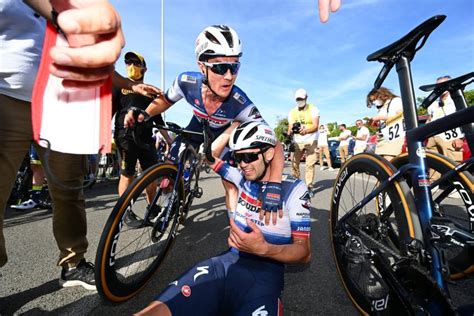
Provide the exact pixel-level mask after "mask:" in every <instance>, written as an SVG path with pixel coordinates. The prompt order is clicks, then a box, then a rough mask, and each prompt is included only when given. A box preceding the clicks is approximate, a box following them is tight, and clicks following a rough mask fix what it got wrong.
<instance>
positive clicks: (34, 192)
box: [10, 146, 51, 210]
mask: <svg viewBox="0 0 474 316" xmlns="http://www.w3.org/2000/svg"><path fill="white" fill-rule="evenodd" d="M30 168H31V173H32V179H31V191H30V196H29V199H28V200H26V201H23V202H22V203H19V204H17V205H11V206H10V207H11V208H13V209H15V210H31V209H34V208H50V207H51V205H48V204H45V203H44V196H43V195H44V194H45V189H46V181H45V179H44V172H43V168H42V167H41V161H40V160H39V156H38V153H37V152H36V150H35V147H34V146H30Z"/></svg>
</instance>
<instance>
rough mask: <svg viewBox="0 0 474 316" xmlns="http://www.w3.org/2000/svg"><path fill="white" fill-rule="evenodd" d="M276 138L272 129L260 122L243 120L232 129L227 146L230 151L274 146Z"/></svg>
mask: <svg viewBox="0 0 474 316" xmlns="http://www.w3.org/2000/svg"><path fill="white" fill-rule="evenodd" d="M276 142H277V138H276V135H275V133H274V132H273V130H272V129H271V128H270V127H269V126H268V125H266V124H264V123H261V122H245V123H242V124H240V125H239V126H238V127H237V128H236V129H234V130H233V131H232V134H231V135H230V140H229V147H230V149H231V150H232V151H237V150H243V149H251V148H261V149H264V148H267V147H275V144H276Z"/></svg>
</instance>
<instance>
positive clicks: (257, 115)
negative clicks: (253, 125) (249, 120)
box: [249, 106, 262, 119]
mask: <svg viewBox="0 0 474 316" xmlns="http://www.w3.org/2000/svg"><path fill="white" fill-rule="evenodd" d="M249 117H253V118H254V119H260V118H262V115H261V114H260V112H259V111H258V109H257V107H256V106H254V107H253V108H252V109H251V110H250V114H249Z"/></svg>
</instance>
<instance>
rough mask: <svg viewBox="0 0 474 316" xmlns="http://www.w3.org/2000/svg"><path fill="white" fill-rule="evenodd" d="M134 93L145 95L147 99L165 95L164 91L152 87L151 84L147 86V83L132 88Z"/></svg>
mask: <svg viewBox="0 0 474 316" xmlns="http://www.w3.org/2000/svg"><path fill="white" fill-rule="evenodd" d="M132 90H133V92H136V93H140V94H141V95H144V96H146V97H148V96H155V97H159V96H160V95H162V94H163V91H161V89H159V88H157V87H155V86H153V85H151V84H146V83H137V84H134V85H133V86H132Z"/></svg>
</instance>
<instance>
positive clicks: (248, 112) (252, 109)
mask: <svg viewBox="0 0 474 316" xmlns="http://www.w3.org/2000/svg"><path fill="white" fill-rule="evenodd" d="M235 120H236V121H239V122H242V123H244V122H255V121H256V122H262V123H265V124H266V122H265V120H264V119H263V118H262V115H261V114H260V111H259V110H258V108H257V107H256V106H255V105H254V104H253V103H250V104H249V105H247V106H246V107H244V109H243V110H242V111H240V113H239V114H237V116H236V117H235Z"/></svg>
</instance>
